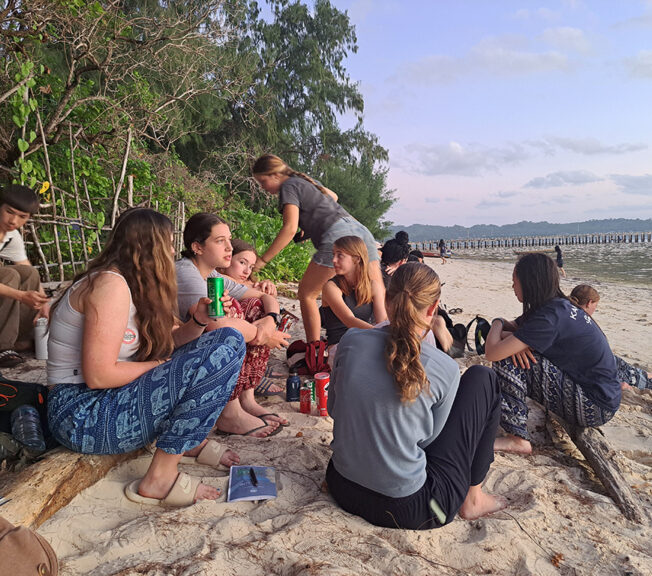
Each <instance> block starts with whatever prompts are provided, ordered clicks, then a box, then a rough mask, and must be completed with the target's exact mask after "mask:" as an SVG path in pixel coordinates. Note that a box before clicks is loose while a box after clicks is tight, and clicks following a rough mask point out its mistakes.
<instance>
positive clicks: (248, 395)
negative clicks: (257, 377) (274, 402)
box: [240, 388, 290, 426]
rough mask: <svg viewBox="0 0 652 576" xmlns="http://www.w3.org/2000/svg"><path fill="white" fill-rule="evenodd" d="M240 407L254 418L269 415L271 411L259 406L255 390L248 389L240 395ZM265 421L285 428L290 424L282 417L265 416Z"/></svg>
mask: <svg viewBox="0 0 652 576" xmlns="http://www.w3.org/2000/svg"><path fill="white" fill-rule="evenodd" d="M240 405H241V406H242V408H243V409H244V410H245V412H248V413H249V414H253V415H254V416H262V415H263V414H269V409H267V408H265V407H263V406H261V405H260V404H258V402H256V398H255V397H254V389H253V388H248V389H247V390H243V391H242V394H240ZM265 421H266V422H270V423H271V422H276V423H278V424H282V425H283V426H287V425H288V424H289V423H290V422H289V421H288V420H286V419H285V418H281V417H280V416H279V417H276V416H265Z"/></svg>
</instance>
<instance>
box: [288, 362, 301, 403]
mask: <svg viewBox="0 0 652 576" xmlns="http://www.w3.org/2000/svg"><path fill="white" fill-rule="evenodd" d="M300 389H301V378H299V374H298V372H297V369H296V368H295V367H292V368H290V375H289V376H288V379H287V380H286V381H285V400H286V401H287V402H298V401H299V390H300Z"/></svg>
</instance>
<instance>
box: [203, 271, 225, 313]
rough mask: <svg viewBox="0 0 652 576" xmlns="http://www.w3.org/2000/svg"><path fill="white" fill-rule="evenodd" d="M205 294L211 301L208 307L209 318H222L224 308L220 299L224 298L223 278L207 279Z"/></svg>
mask: <svg viewBox="0 0 652 576" xmlns="http://www.w3.org/2000/svg"><path fill="white" fill-rule="evenodd" d="M206 283H207V289H208V290H207V293H208V297H209V298H210V299H211V303H210V304H209V305H208V317H209V318H221V317H222V316H224V306H223V305H222V301H221V300H220V298H221V297H222V296H224V278H222V277H221V276H218V277H217V278H207V279H206Z"/></svg>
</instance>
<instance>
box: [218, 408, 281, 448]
mask: <svg viewBox="0 0 652 576" xmlns="http://www.w3.org/2000/svg"><path fill="white" fill-rule="evenodd" d="M262 424H263V422H262V421H261V419H260V418H257V417H256V416H254V415H253V414H249V412H246V411H245V410H244V409H243V408H242V405H241V404H240V399H239V398H238V399H236V400H231V401H230V402H227V404H226V406H225V407H224V410H222V413H221V414H220V417H219V418H218V419H217V423H216V425H215V426H216V428H217V429H218V430H220V431H222V432H230V433H231V434H246V433H247V432H248V431H249V430H253V429H254V428H258V427H259V426H262ZM276 428H278V423H277V422H270V423H269V426H266V427H265V428H261V429H260V430H257V431H256V432H254V433H253V434H250V436H252V437H253V438H265V437H266V436H269V435H270V434H271V433H272V432H274V430H276Z"/></svg>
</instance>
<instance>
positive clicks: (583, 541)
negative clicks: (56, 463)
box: [40, 260, 652, 576]
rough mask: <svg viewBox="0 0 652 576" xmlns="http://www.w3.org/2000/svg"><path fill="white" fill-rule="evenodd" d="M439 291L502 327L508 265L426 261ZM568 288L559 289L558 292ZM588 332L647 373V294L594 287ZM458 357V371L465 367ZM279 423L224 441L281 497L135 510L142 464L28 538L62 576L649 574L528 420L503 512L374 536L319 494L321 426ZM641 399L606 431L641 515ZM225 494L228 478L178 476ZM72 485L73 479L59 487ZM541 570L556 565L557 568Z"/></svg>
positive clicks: (595, 492)
mask: <svg viewBox="0 0 652 576" xmlns="http://www.w3.org/2000/svg"><path fill="white" fill-rule="evenodd" d="M430 263H431V264H432V265H433V266H434V267H435V269H436V270H437V271H438V272H439V273H440V274H441V276H442V279H443V280H444V281H445V282H446V285H445V287H444V302H445V303H446V304H447V305H448V307H449V308H453V307H461V308H463V309H464V312H463V313H462V314H459V315H457V316H456V318H459V319H460V321H463V322H465V323H466V322H468V321H469V320H470V319H471V318H472V317H473V315H475V314H476V313H477V314H481V315H483V316H484V317H486V318H488V319H490V318H492V317H494V316H505V317H514V316H516V315H518V313H519V304H518V302H517V301H516V298H515V297H514V295H513V293H512V291H511V287H510V286H511V266H510V265H508V264H503V263H498V264H493V263H478V262H471V261H459V260H457V261H452V262H449V263H447V264H446V265H441V264H440V263H439V261H432V262H430ZM573 285H574V284H573V283H572V282H569V281H566V282H564V286H563V287H564V290H565V291H566V292H569V291H570V288H572V286H573ZM600 292H601V294H602V302H601V311H600V312H599V313H598V316H597V320H598V321H599V322H600V325H601V326H602V328H603V329H604V331H605V332H606V334H607V336H608V337H609V339H610V341H611V343H612V346H613V347H614V350H615V351H616V352H617V353H619V354H621V355H622V356H625V357H627V358H629V359H630V360H635V361H638V362H641V363H645V364H647V365H650V364H652V362H651V361H650V360H651V357H650V337H651V336H652V334H651V332H652V331H651V330H650V320H649V319H648V317H647V316H646V314H648V313H649V311H650V310H652V306H651V305H652V291H651V290H649V289H642V288H632V287H626V286H625V287H621V286H610V285H604V284H603V285H601V287H600ZM477 361H478V359H477V357H475V358H474V357H471V356H469V357H468V358H466V359H463V360H462V361H461V364H462V365H465V364H468V363H472V362H477ZM264 403H265V404H268V405H269V406H270V408H273V409H274V411H277V412H279V413H282V414H283V415H284V416H286V417H287V418H289V419H290V421H291V426H290V427H288V428H286V429H284V430H283V432H281V433H280V434H278V435H277V436H275V437H273V438H271V439H266V440H257V439H249V438H236V437H233V438H230V439H229V444H230V446H231V447H232V448H234V449H235V450H237V451H238V452H239V453H240V455H241V457H242V461H243V463H252V464H257V465H272V466H276V467H277V468H278V469H279V470H280V471H281V480H282V486H281V487H280V492H279V497H278V498H277V499H276V500H271V501H267V502H265V503H261V504H254V503H236V504H229V503H226V502H225V501H224V497H222V499H221V500H220V501H218V502H217V503H214V502H211V503H208V502H204V503H199V504H197V505H195V506H192V507H190V508H187V509H183V510H167V511H166V510H161V509H156V508H148V507H144V506H139V505H137V504H133V503H131V502H129V501H128V500H126V499H125V498H124V497H123V495H122V489H123V486H124V485H125V484H126V483H127V482H128V481H130V480H132V479H134V478H138V477H140V476H142V474H143V473H144V472H145V470H146V468H147V465H148V458H144V457H143V458H139V459H138V460H135V461H133V462H131V463H129V464H126V465H123V466H121V467H119V468H117V469H115V470H113V471H112V472H111V473H110V474H109V475H108V476H107V477H106V478H105V479H104V480H102V481H100V482H98V483H97V484H96V485H94V486H93V487H91V488H89V489H88V490H85V491H84V492H83V493H81V494H80V495H79V496H78V497H77V498H75V499H74V500H73V501H72V503H71V504H69V505H68V506H67V507H65V508H64V509H62V510H60V511H59V512H58V513H57V514H56V515H55V516H54V517H53V518H51V519H50V520H49V521H47V522H46V523H45V524H44V525H43V526H42V527H41V528H40V532H41V534H43V535H44V536H45V537H46V538H48V539H49V540H50V542H52V544H53V546H54V548H55V550H56V551H57V553H58V555H59V557H60V559H61V569H62V570H61V573H62V574H64V575H71V574H93V575H104V574H106V575H108V574H121V575H125V576H126V575H132V574H134V575H135V574H148V575H155V574H156V575H164V574H179V575H218V574H220V575H221V574H224V575H230V574H242V575H258V574H260V575H263V574H288V575H295V576H299V575H302V576H303V575H305V576H308V575H315V574H320V575H321V574H324V575H326V574H328V575H335V574H342V575H344V574H379V575H380V574H383V575H384V574H405V575H421V574H518V575H528V574H532V575H541V576H545V575H559V574H569V575H570V574H577V575H610V576H611V575H616V574H631V575H641V576H642V575H649V574H652V555H651V553H650V542H652V529H651V528H650V527H649V526H648V527H643V526H639V525H637V524H634V523H632V522H629V521H627V520H625V519H624V517H623V516H622V514H621V513H620V511H619V510H618V508H617V507H616V506H615V505H614V504H613V502H612V501H611V500H610V499H609V497H608V496H606V495H605V493H604V490H603V488H602V486H601V485H600V484H599V482H598V481H597V480H596V479H595V477H594V476H593V475H592V473H591V471H590V470H589V469H588V468H587V467H586V465H585V464H584V463H583V461H582V460H581V456H580V455H579V454H577V452H576V451H571V448H572V447H571V446H569V445H568V444H567V443H566V442H559V441H555V440H553V439H552V438H551V436H550V434H549V433H548V427H547V426H546V421H545V417H544V415H543V413H542V411H541V410H539V409H538V408H536V407H533V411H532V413H531V422H530V428H531V430H532V433H533V443H534V455H533V456H531V457H519V456H514V455H497V456H496V461H495V463H494V465H493V466H492V469H491V471H490V473H489V475H488V477H487V481H486V487H487V489H488V490H489V491H492V492H496V493H498V494H503V495H505V496H507V497H508V498H509V499H510V507H509V508H508V509H507V511H505V512H500V513H498V514H496V515H494V516H492V517H488V518H484V519H481V520H478V521H473V522H467V521H464V520H461V519H459V518H457V519H456V520H455V521H454V522H452V523H451V524H450V525H448V526H446V527H444V528H442V529H439V530H433V531H426V532H416V531H405V530H391V529H381V528H376V527H374V526H371V525H369V524H367V523H366V522H364V521H363V520H361V519H359V518H356V517H353V516H350V515H348V514H346V513H344V512H342V511H341V510H340V509H339V508H338V507H337V506H336V505H335V503H334V502H333V500H332V499H331V498H330V497H329V495H328V494H327V493H325V492H323V491H322V490H321V484H322V480H323V477H324V470H325V467H326V464H327V462H328V458H329V456H330V453H329V452H330V451H329V442H330V440H331V428H332V421H331V420H330V418H320V417H318V416H306V415H303V414H300V413H299V412H298V404H296V403H295V404H288V403H286V402H284V401H283V399H282V398H279V397H271V398H269V399H267V400H265V401H264ZM651 406H652V393H650V392H639V391H634V392H628V393H626V394H625V398H624V403H623V406H622V408H621V410H620V411H619V413H618V415H617V416H616V418H615V419H614V422H613V424H610V425H609V426H606V427H604V429H605V432H606V434H607V436H608V438H609V440H610V441H611V442H612V443H613V445H614V447H615V448H616V449H617V452H616V454H615V457H614V458H615V459H616V460H617V461H618V462H619V463H620V464H621V465H622V467H623V469H624V470H625V471H626V479H627V482H628V483H629V484H630V486H631V487H632V488H633V490H634V491H635V493H636V494H637V495H638V496H639V497H640V498H641V499H642V500H643V503H644V506H645V507H646V509H647V510H648V511H650V510H652V505H651V499H652V472H651V469H650V466H651V465H652V445H651V442H650V432H651V431H652V415H651V410H650V407H651ZM183 468H184V470H187V471H190V472H191V473H195V474H198V475H202V476H203V477H204V478H205V479H206V481H208V482H210V483H212V484H214V485H216V486H219V487H221V488H222V489H223V491H224V492H226V484H227V483H226V477H225V475H224V474H223V473H214V472H213V471H212V470H210V469H206V468H203V467H196V466H184V467H183ZM71 481H74V480H71ZM553 563H557V564H558V567H556V566H555V565H554V564H553Z"/></svg>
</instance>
